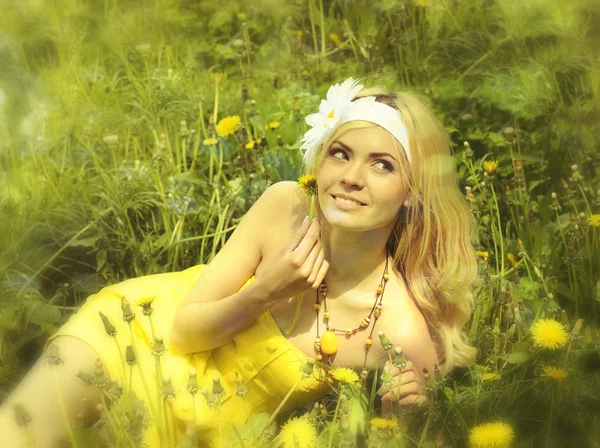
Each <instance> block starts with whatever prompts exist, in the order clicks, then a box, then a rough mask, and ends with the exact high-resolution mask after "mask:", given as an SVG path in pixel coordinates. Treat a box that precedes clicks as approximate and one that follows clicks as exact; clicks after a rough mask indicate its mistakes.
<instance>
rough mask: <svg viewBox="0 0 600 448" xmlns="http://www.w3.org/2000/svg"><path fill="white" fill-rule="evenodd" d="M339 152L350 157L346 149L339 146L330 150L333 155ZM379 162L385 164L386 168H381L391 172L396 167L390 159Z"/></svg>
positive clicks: (378, 162)
mask: <svg viewBox="0 0 600 448" xmlns="http://www.w3.org/2000/svg"><path fill="white" fill-rule="evenodd" d="M337 153H342V154H343V155H345V156H346V157H348V155H347V154H346V151H343V150H341V149H338V148H335V149H332V150H331V151H330V152H329V154H330V155H331V156H333V157H335V155H336V154H337ZM335 158H336V159H339V157H335ZM377 164H381V165H383V167H384V168H380V169H382V170H384V171H390V172H392V171H394V167H393V166H392V164H391V163H390V162H388V161H385V160H378V161H377Z"/></svg>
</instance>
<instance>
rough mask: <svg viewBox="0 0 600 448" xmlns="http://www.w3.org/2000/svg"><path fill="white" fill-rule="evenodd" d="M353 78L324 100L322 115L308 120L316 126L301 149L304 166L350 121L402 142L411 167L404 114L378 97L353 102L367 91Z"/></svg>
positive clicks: (331, 88)
mask: <svg viewBox="0 0 600 448" xmlns="http://www.w3.org/2000/svg"><path fill="white" fill-rule="evenodd" d="M357 82H358V81H355V80H354V79H352V78H348V79H347V80H345V81H344V82H343V83H342V84H341V85H340V84H335V85H333V86H331V87H330V88H329V90H328V91H327V99H326V100H321V105H320V106H319V113H317V114H310V115H308V116H307V117H306V123H307V124H308V125H309V126H312V129H310V130H308V131H307V132H306V134H304V137H303V138H302V146H301V148H302V149H304V150H305V152H304V162H305V163H306V162H308V160H309V159H310V158H311V157H312V156H313V154H314V152H315V151H316V150H317V148H318V147H319V145H320V144H322V143H325V142H326V141H327V140H328V139H329V138H330V137H331V136H332V135H333V132H334V131H335V129H336V128H337V127H338V126H340V125H342V124H344V123H347V122H349V121H354V120H364V121H369V122H371V123H375V124H377V125H379V126H381V127H382V128H384V129H385V130H386V131H388V132H389V133H390V134H392V135H393V136H394V137H395V138H396V140H398V141H399V142H400V144H401V145H402V147H403V148H404V152H405V153H406V158H407V159H408V163H409V164H410V163H411V159H410V151H409V147H408V133H407V132H406V126H405V125H404V122H403V121H402V117H401V116H400V112H398V111H397V110H396V109H394V108H393V107H390V106H388V105H386V104H383V103H379V102H377V101H375V97H374V96H366V97H363V98H359V99H357V100H356V101H352V98H354V97H355V96H356V94H357V93H358V92H360V91H361V90H362V88H363V86H362V84H357Z"/></svg>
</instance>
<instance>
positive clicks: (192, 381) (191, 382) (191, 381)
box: [187, 369, 198, 395]
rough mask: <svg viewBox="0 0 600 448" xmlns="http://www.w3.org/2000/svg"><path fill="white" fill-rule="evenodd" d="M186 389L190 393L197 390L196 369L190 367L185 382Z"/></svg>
mask: <svg viewBox="0 0 600 448" xmlns="http://www.w3.org/2000/svg"><path fill="white" fill-rule="evenodd" d="M187 391H188V392H189V393H190V394H192V395H195V394H196V392H198V373H197V372H196V369H190V376H189V378H188V382H187Z"/></svg>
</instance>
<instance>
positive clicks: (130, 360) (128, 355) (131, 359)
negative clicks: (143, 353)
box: [125, 345, 136, 366]
mask: <svg viewBox="0 0 600 448" xmlns="http://www.w3.org/2000/svg"><path fill="white" fill-rule="evenodd" d="M125 359H126V360H127V364H129V365H130V366H133V365H134V364H135V362H136V360H135V352H134V351H133V347H132V346H131V345H128V346H127V349H126V350H125Z"/></svg>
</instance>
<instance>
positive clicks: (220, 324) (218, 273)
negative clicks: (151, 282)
mask: <svg viewBox="0 0 600 448" xmlns="http://www.w3.org/2000/svg"><path fill="white" fill-rule="evenodd" d="M293 188H295V182H278V183H276V184H273V185H271V186H270V187H269V188H267V190H266V191H265V192H264V193H263V194H262V196H261V197H260V198H259V199H258V200H257V201H256V202H255V203H254V205H252V207H251V208H250V210H248V212H247V213H246V215H244V217H243V219H242V220H241V222H240V224H239V225H238V227H237V228H236V229H235V231H234V233H233V235H231V237H230V238H229V240H228V241H227V243H226V244H225V245H224V246H223V248H222V249H221V250H220V251H219V253H218V254H217V255H216V256H215V258H214V259H213V260H212V261H211V262H210V264H209V265H208V266H207V268H206V269H205V270H204V271H203V272H202V275H201V276H200V278H199V279H198V281H197V282H196V284H195V285H194V286H193V288H192V289H191V291H190V292H189V293H188V295H187V296H186V297H185V299H184V300H183V301H182V303H181V304H179V306H178V308H177V310H176V311H175V316H174V318H173V323H172V328H171V332H170V341H171V347H172V348H174V349H175V351H176V352H179V353H181V354H184V355H187V354H190V353H195V352H200V351H205V350H212V349H213V348H216V347H219V346H221V345H223V344H226V343H227V342H229V341H230V340H231V339H233V337H234V336H235V335H236V334H238V333H239V332H241V331H243V330H244V329H246V328H247V327H249V326H250V325H251V324H252V323H253V322H255V321H256V320H257V319H258V318H259V317H260V316H261V315H262V314H264V313H265V312H266V311H267V310H268V309H269V308H271V307H272V306H273V303H272V301H271V299H270V298H269V297H268V296H269V294H268V291H267V289H266V287H264V286H263V285H261V283H260V281H259V280H258V279H257V280H255V281H253V282H252V283H251V284H249V285H248V286H247V287H246V288H244V289H243V290H241V291H240V288H241V287H242V286H243V285H244V283H245V282H246V281H247V280H248V279H249V278H250V277H251V276H252V275H253V274H254V273H255V272H256V268H257V267H258V265H259V264H260V261H261V259H262V252H263V240H264V238H268V237H269V235H271V232H272V231H273V230H274V229H275V228H276V226H277V225H278V224H279V222H281V220H282V218H283V217H282V216H281V215H282V213H283V211H284V210H285V208H284V207H283V206H282V204H283V203H284V201H289V195H290V191H291V190H292V189H293Z"/></svg>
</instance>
